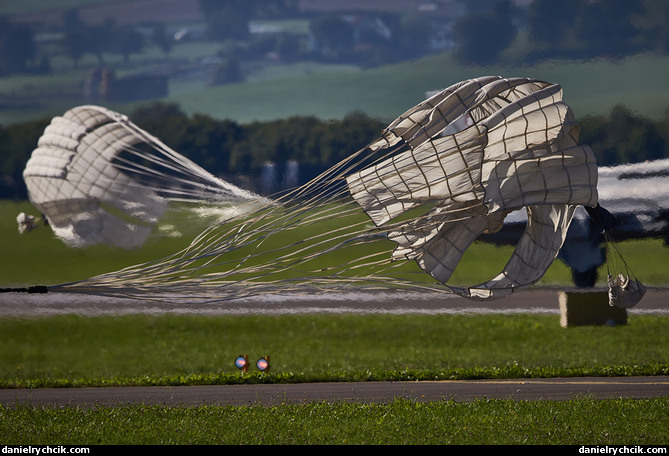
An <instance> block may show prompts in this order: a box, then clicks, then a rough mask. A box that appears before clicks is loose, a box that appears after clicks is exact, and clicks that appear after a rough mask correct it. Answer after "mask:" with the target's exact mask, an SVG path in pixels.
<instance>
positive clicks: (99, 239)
mask: <svg viewBox="0 0 669 456" xmlns="http://www.w3.org/2000/svg"><path fill="white" fill-rule="evenodd" d="M23 177H24V180H25V182H26V186H27V188H28V196H29V199H30V201H31V202H32V204H33V205H35V206H36V207H37V208H38V209H39V210H40V211H41V212H42V213H43V214H44V215H45V217H46V218H47V220H48V221H49V225H50V226H51V227H52V229H53V230H54V232H55V233H56V235H57V236H58V237H60V238H61V239H63V240H64V241H65V242H66V243H68V244H70V245H72V246H78V247H80V246H85V245H91V244H97V243H105V244H110V245H114V246H120V247H126V248H131V247H137V246H139V245H141V244H142V243H143V242H144V241H145V239H146V238H147V237H148V236H149V234H150V233H151V230H152V227H153V226H155V225H156V224H157V223H158V220H159V219H160V217H161V216H162V214H163V213H164V212H165V210H166V209H167V208H168V206H169V204H170V202H172V201H187V202H201V201H210V200H211V201H217V202H223V201H248V200H257V199H259V197H258V196H257V195H254V194H252V193H250V192H246V191H244V190H241V189H239V188H237V187H235V186H233V185H231V184H229V183H227V182H224V181H222V180H220V179H218V178H216V177H215V176H213V175H211V174H210V173H208V172H207V171H206V170H204V169H202V168H201V167H199V166H198V165H196V164H195V163H193V162H191V161H190V160H188V159H186V158H185V157H183V156H181V155H180V154H178V153H176V152H174V151H173V150H171V149H170V148H169V147H167V146H166V145H164V144H163V143H162V142H160V140H158V139H157V138H155V137H153V136H151V135H150V134H149V133H147V132H145V131H144V130H142V129H140V128H139V127H137V126H136V125H134V124H133V123H132V122H130V121H129V120H128V118H127V117H125V116H123V115H121V114H119V113H116V112H113V111H110V110H108V109H106V108H102V107H99V106H79V107H75V108H73V109H71V110H69V111H67V112H66V113H65V114H64V115H63V116H62V117H61V116H58V117H54V118H53V119H52V121H51V123H50V124H49V125H48V126H47V127H46V128H45V130H44V133H43V135H42V136H41V137H40V139H39V142H38V145H37V148H36V149H35V150H34V151H33V153H32V155H31V157H30V159H29V160H28V162H27V164H26V168H25V170H24V172H23Z"/></svg>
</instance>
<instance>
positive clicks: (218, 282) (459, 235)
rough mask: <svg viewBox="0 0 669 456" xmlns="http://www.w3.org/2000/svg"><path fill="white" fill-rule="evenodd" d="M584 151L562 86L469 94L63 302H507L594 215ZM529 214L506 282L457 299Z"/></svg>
mask: <svg viewBox="0 0 669 456" xmlns="http://www.w3.org/2000/svg"><path fill="white" fill-rule="evenodd" d="M577 141H578V126H577V125H576V124H575V123H574V120H573V115H572V113H571V110H570V109H569V108H568V106H567V105H565V104H564V103H563V102H562V90H561V88H560V86H559V85H556V84H551V83H547V82H543V81H538V80H534V79H526V78H511V79H504V78H501V77H497V76H491V77H483V78H478V79H472V80H468V81H463V82H460V83H457V84H455V85H453V86H451V87H449V88H447V89H445V90H443V91H441V92H439V93H437V94H435V95H433V96H432V97H429V98H428V99H427V100H424V101H423V102H421V103H419V104H418V105H417V106H416V107H414V108H412V109H410V110H408V111H407V112H405V113H404V114H403V115H402V116H400V117H399V118H398V119H396V120H395V121H394V122H392V123H391V124H390V125H389V126H388V128H387V129H386V130H384V132H383V133H382V134H381V136H380V137H379V138H378V139H376V140H374V141H372V142H371V143H370V144H369V145H368V146H367V147H365V148H363V149H361V150H359V151H357V152H356V153H354V154H352V155H351V156H350V157H349V158H347V159H345V160H343V161H342V162H341V163H339V164H337V165H336V166H334V167H332V168H331V169H330V170H328V171H326V172H325V173H323V174H322V175H321V176H319V177H318V178H316V179H314V180H313V181H311V182H309V183H307V184H305V185H303V186H301V187H300V188H298V189H296V190H295V191H294V192H293V193H292V194H289V195H286V196H285V197H283V198H281V199H279V200H277V201H274V202H273V204H271V205H268V206H265V207H263V208H261V209H259V210H256V211H253V212H251V213H247V214H244V215H242V216H239V217H237V218H234V219H231V220H227V221H226V222H225V223H221V224H219V225H216V226H212V227H211V228H209V229H208V230H206V231H205V232H203V233H202V234H201V235H200V236H198V237H197V238H196V239H194V240H193V242H192V243H191V245H190V246H189V247H188V248H186V249H184V250H183V251H181V252H177V253H175V254H174V255H171V256H169V257H167V258H163V259H161V260H157V261H155V262H152V263H147V264H142V265H137V266H133V267H130V268H126V269H123V270H121V271H116V272H113V273H109V274H103V275H100V276H96V277H92V278H90V279H87V280H84V281H81V282H76V283H71V284H62V285H58V286H55V287H52V289H53V290H56V291H67V292H81V293H97V294H106V295H110V296H123V297H136V298H139V299H163V298H165V297H166V296H168V297H169V299H171V300H180V299H198V300H210V301H222V300H226V299H234V298H240V297H244V296H248V295H258V294H263V293H267V294H275V293H291V292H295V293H302V292H305V291H306V292H308V293H310V294H313V293H318V292H320V291H325V292H336V291H340V290H346V291H349V290H350V289H351V287H353V288H354V289H355V290H375V291H376V290H381V289H383V290H398V289H413V290H431V291H441V292H444V293H448V294H453V293H457V294H459V295H462V296H465V297H468V298H472V299H487V298H496V297H500V296H504V295H505V294H508V293H510V292H512V291H513V290H516V289H518V288H520V287H524V286H528V285H530V284H532V283H534V282H536V281H537V280H539V279H540V278H541V277H542V276H543V274H544V272H545V271H546V269H547V268H548V267H549V265H550V264H551V262H552V261H553V260H554V258H555V257H556V255H557V253H558V251H559V249H560V247H561V245H562V243H563V242H564V238H565V236H566V232H567V228H568V227H569V224H570V222H571V219H572V216H573V213H574V209H575V207H576V206H577V205H589V206H595V205H596V204H597V190H596V183H597V167H596V165H595V162H594V156H593V154H592V152H591V151H590V149H589V148H588V147H587V146H579V145H578V144H577ZM519 209H524V210H526V211H527V214H528V222H527V226H526V229H525V231H524V233H523V235H522V237H521V239H520V241H519V243H518V244H517V245H516V247H515V249H514V252H513V254H512V256H511V258H510V259H509V261H508V263H507V264H506V266H505V267H504V268H503V270H502V271H501V272H500V274H498V275H497V276H496V277H493V278H492V279H491V280H489V281H487V282H483V283H481V284H480V285H473V286H466V287H459V286H451V285H448V284H447V282H448V280H449V279H450V278H451V275H452V273H453V271H454V270H455V268H456V266H457V265H458V263H459V262H460V260H461V257H462V255H463V254H464V252H465V251H466V250H467V248H468V247H469V246H470V245H471V243H472V242H474V241H475V240H476V239H477V237H478V236H479V235H480V234H482V233H485V232H494V231H496V230H498V229H500V228H501V226H502V224H503V221H504V218H505V217H506V215H507V214H508V213H510V212H512V211H515V210H519ZM426 272H427V274H425V273H426Z"/></svg>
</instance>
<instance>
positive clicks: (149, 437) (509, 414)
mask: <svg viewBox="0 0 669 456" xmlns="http://www.w3.org/2000/svg"><path fill="white" fill-rule="evenodd" d="M668 439H669V399H667V398H660V399H649V400H625V399H617V400H613V399H611V400H599V401H598V400H592V399H588V398H582V399H577V400H571V401H563V402H544V401H535V402H522V401H512V400H477V401H474V402H470V403H457V402H453V401H439V402H429V403H416V402H411V401H408V400H402V399H397V400H395V401H393V402H391V403H389V404H355V403H310V404H304V405H293V404H285V405H280V406H274V407H262V406H251V407H212V406H202V407H164V406H128V407H116V408H106V407H98V408H93V409H86V410H84V409H73V408H63V409H53V408H51V409H35V408H32V407H19V408H12V409H10V408H0V441H2V442H3V444H9V445H11V444H26V443H30V444H32V445H39V444H53V443H54V442H58V443H59V444H66V445H124V444H134V445H141V444H161V445H172V444H178V445H186V444H188V445H193V444H207V445H223V444H225V445H330V444H346V445H358V444H360V445H446V444H453V445H468V444H473V445H492V444H497V445H504V444H509V445H525V444H528V445H532V444H542V445H543V444H550V445H563V444H564V445H576V444H578V445H584V444H585V445H632V444H634V445H643V444H646V445H665V444H666V442H667V440H668Z"/></svg>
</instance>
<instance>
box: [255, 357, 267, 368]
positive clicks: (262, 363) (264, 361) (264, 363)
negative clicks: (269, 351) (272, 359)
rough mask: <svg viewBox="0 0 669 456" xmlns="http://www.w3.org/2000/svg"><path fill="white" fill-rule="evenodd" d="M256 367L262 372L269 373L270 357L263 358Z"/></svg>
mask: <svg viewBox="0 0 669 456" xmlns="http://www.w3.org/2000/svg"><path fill="white" fill-rule="evenodd" d="M256 367H257V368H258V370H259V371H261V372H269V356H263V357H262V358H260V359H259V360H258V361H256Z"/></svg>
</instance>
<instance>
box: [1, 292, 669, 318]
mask: <svg viewBox="0 0 669 456" xmlns="http://www.w3.org/2000/svg"><path fill="white" fill-rule="evenodd" d="M596 291H598V292H604V290H596ZM559 293H560V290H558V289H550V288H531V289H528V290H524V291H518V292H516V293H513V294H511V295H509V296H506V297H504V298H501V299H495V300H492V301H473V300H469V299H465V298H462V297H460V296H456V295H451V294H444V293H414V292H395V293H391V292H380V293H352V292H351V293H331V294H321V295H315V296H308V295H283V294H281V295H263V296H259V297H256V298H246V299H236V300H230V301H221V302H201V303H194V302H175V301H170V300H168V299H165V300H155V301H154V300H130V299H118V298H107V297H99V296H91V295H83V294H82V295H76V294H67V293H47V294H26V293H1V294H0V316H40V315H57V314H70V313H76V314H79V315H91V316H94V315H124V314H136V313H143V314H163V313H175V314H180V313H181V314H185V313H190V314H201V315H224V314H285V313H309V312H318V313H394V314H403V313H414V314H416V313H418V314H421V313H422V314H439V313H442V314H443V313H457V314H461V313H514V312H534V313H552V314H559V304H558V294H559ZM648 312H650V313H665V314H666V313H669V289H668V288H651V289H648V291H647V292H646V295H645V296H644V297H643V299H642V300H641V302H640V303H639V304H637V305H636V306H635V307H633V308H632V309H630V310H629V314H630V315H632V314H634V313H637V314H641V313H648Z"/></svg>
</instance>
